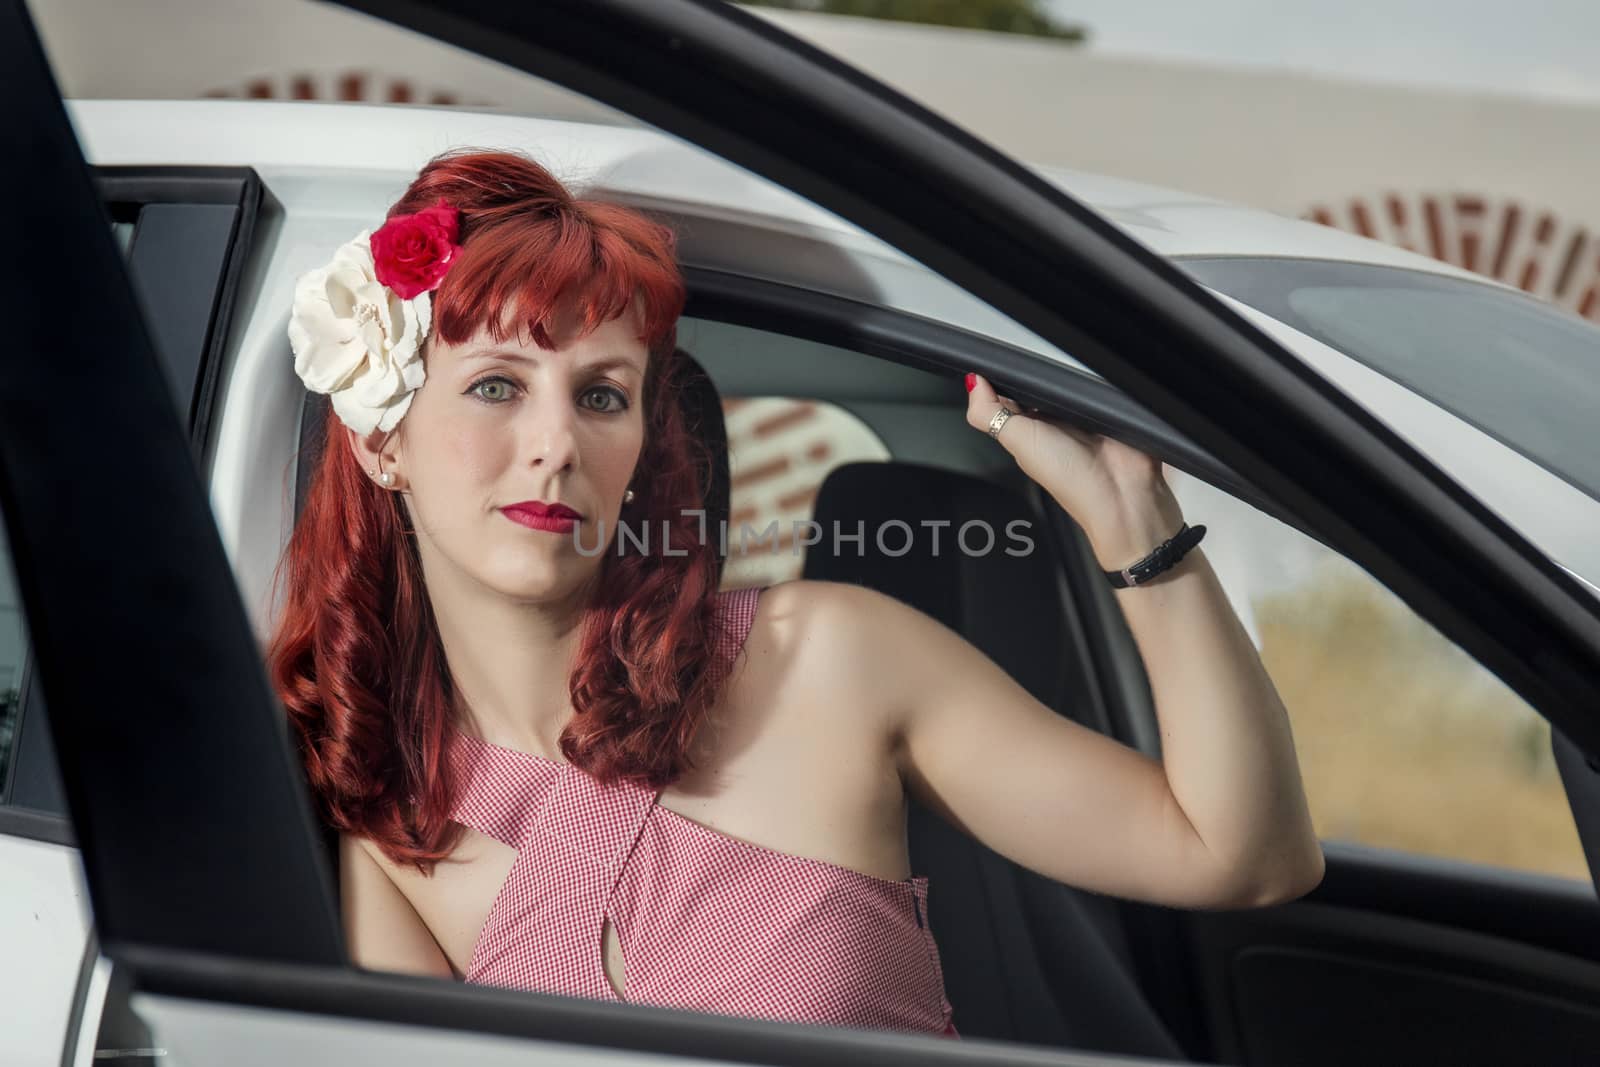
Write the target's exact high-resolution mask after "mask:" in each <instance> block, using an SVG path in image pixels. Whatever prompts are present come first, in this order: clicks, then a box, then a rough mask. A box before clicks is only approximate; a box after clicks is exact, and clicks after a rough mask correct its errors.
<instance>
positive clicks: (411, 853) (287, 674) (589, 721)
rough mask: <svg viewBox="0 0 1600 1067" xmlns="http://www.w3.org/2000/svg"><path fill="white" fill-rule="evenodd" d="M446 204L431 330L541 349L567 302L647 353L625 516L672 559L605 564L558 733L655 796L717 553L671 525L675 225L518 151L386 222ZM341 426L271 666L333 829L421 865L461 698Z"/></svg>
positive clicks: (432, 847)
mask: <svg viewBox="0 0 1600 1067" xmlns="http://www.w3.org/2000/svg"><path fill="white" fill-rule="evenodd" d="M440 199H443V200H444V201H445V202H446V203H448V204H450V205H451V206H453V207H455V208H457V209H459V211H460V213H461V215H460V218H461V229H460V237H459V240H460V244H461V251H460V252H459V253H458V258H457V260H456V262H454V263H453V264H452V265H451V267H450V272H449V274H448V275H446V277H445V279H444V281H443V283H442V284H441V285H440V287H439V288H438V289H437V290H436V291H435V292H434V293H433V309H434V318H433V326H432V333H433V336H437V337H442V338H443V339H445V340H446V341H447V342H450V343H452V344H459V343H462V342H463V341H465V340H467V339H468V338H470V337H471V336H472V335H473V334H474V333H475V332H476V331H477V330H478V329H479V328H480V327H484V328H487V329H488V330H489V331H490V333H491V334H492V335H493V336H494V337H495V339H496V340H504V339H505V337H506V335H507V334H508V333H510V332H511V330H512V329H513V328H516V329H518V330H526V331H527V332H528V334H529V335H530V336H531V337H532V338H533V339H534V341H535V343H537V344H539V345H540V346H541V347H545V348H549V347H552V343H551V340H550V334H549V333H548V331H547V328H546V326H547V323H549V322H550V321H551V318H552V316H553V315H555V314H556V313H557V312H558V311H564V310H565V309H567V308H575V309H577V311H579V312H580V313H581V315H582V321H583V324H584V325H583V329H584V330H585V331H588V330H593V329H594V328H596V327H597V326H599V325H600V324H601V323H603V322H606V321H608V320H610V319H613V318H616V317H618V316H619V315H622V314H636V315H637V317H638V322H639V325H640V330H641V337H642V339H643V340H645V342H646V343H647V344H648V346H649V350H650V356H649V361H648V365H647V369H646V374H645V381H644V398H643V403H644V406H645V410H644V416H645V435H644V446H643V452H642V454H641V456H640V462H639V469H640V470H641V471H643V472H647V474H646V477H644V478H643V479H642V480H641V483H640V485H639V486H638V488H637V490H636V492H637V493H638V497H637V498H636V500H635V502H634V503H633V504H632V505H630V508H631V516H632V521H635V522H637V521H639V520H640V519H643V520H646V521H648V523H649V526H648V529H649V530H650V531H651V532H652V533H654V532H655V531H657V530H661V529H662V528H663V527H662V524H663V522H665V524H666V529H667V530H668V531H669V535H668V537H667V538H666V543H665V544H661V543H660V542H659V541H657V540H656V539H655V538H652V539H651V540H652V543H653V544H657V545H660V547H661V548H663V549H664V548H666V547H668V546H670V548H671V550H672V551H671V554H668V553H667V552H665V551H661V552H659V553H639V552H636V551H630V553H629V554H626V555H618V554H617V553H616V552H615V551H609V550H608V551H607V552H605V553H604V554H603V555H602V557H601V563H600V572H599V578H598V582H597V584H596V587H595V591H594V594H593V596H592V598H591V600H590V602H589V604H588V605H587V607H586V609H585V611H586V614H585V619H584V623H583V632H582V638H581V642H580V646H579V650H578V653H577V660H576V663H575V666H574V670H573V672H572V675H571V677H570V679H569V688H570V694H571V698H572V704H573V707H574V708H575V709H576V712H577V714H576V715H575V716H574V718H573V719H572V720H571V722H570V723H568V725H567V726H566V728H565V729H564V730H563V732H562V734H561V739H560V743H561V751H562V753H563V754H564V755H565V756H566V758H567V759H568V760H570V761H571V762H572V763H574V764H576V765H578V766H579V767H581V768H583V769H584V770H586V771H588V772H589V773H590V774H593V775H595V776H596V777H598V778H600V779H602V780H606V781H610V780H615V779H619V778H625V779H629V780H632V781H637V782H640V783H643V784H647V785H650V786H652V787H654V788H662V787H664V786H666V785H668V784H670V783H671V782H672V781H674V780H676V779H677V778H678V777H680V776H681V775H682V774H684V773H685V772H686V771H688V770H689V769H691V762H690V746H691V742H692V741H693V740H694V737H695V735H696V732H697V729H698V727H699V725H700V723H701V721H702V720H703V719H704V716H705V712H706V710H707V708H708V707H709V706H710V704H711V702H712V699H713V698H714V696H715V694H716V689H717V684H718V681H717V680H718V678H719V677H720V672H718V671H717V670H716V667H717V666H718V665H717V664H715V663H714V662H713V660H712V654H713V648H714V647H715V646H714V642H715V634H714V626H715V623H716V620H715V604H716V595H717V576H718V559H717V556H716V551H715V548H714V546H713V545H712V544H710V543H708V539H706V538H702V537H700V536H699V527H700V521H701V520H700V518H699V517H698V516H696V515H692V514H690V515H686V514H684V512H685V511H686V510H691V509H697V508H701V507H703V506H704V504H705V495H706V489H707V486H708V484H709V479H710V473H711V466H710V463H711V457H710V456H709V455H708V453H707V449H706V446H705V444H704V443H703V442H702V441H700V440H699V439H698V438H697V437H695V435H693V434H692V433H690V432H689V431H688V429H687V428H686V426H685V424H684V416H683V412H682V409H681V407H680V400H679V396H678V385H677V381H678V375H679V373H680V371H681V370H682V369H683V366H682V363H681V360H680V358H679V357H678V355H677V353H676V349H675V347H674V344H675V341H674V338H675V334H676V324H677V319H678V316H679V314H680V313H681V312H682V309H683V302H684V286H683V280H682V276H681V274H680V273H679V270H678V267H677V264H676V260H675V248H676V245H675V239H674V236H673V233H672V231H671V230H669V229H668V228H667V227H665V226H663V225H661V224H660V223H657V222H655V221H653V220H651V219H649V218H647V217H646V216H644V215H642V214H640V213H638V212H636V211H633V210H631V209H629V208H625V207H622V206H620V205H616V204H607V203H601V202H598V201H593V200H582V199H577V198H575V197H573V196H572V195H571V194H570V193H569V192H568V191H567V190H566V189H565V188H563V187H562V185H561V184H560V182H558V181H557V180H556V179H555V178H554V177H553V176H552V175H551V174H550V173H549V172H548V171H547V170H545V168H543V167H541V166H540V165H539V164H537V163H535V162H533V161H532V160H530V159H528V158H526V157H524V156H521V155H518V154H514V153H507V152H465V153H462V152H456V153H447V154H446V155H443V156H439V157H437V158H435V159H433V160H431V161H430V162H429V163H428V164H427V165H426V166H425V167H423V169H422V171H421V173H420V174H419V175H418V176H417V178H416V180H415V181H414V182H412V184H411V187H410V188H409V189H408V190H407V191H406V194H405V195H404V196H403V197H401V198H400V200H399V201H398V202H397V203H396V204H395V205H394V206H393V207H391V208H390V209H389V216H390V217H393V216H395V215H405V214H411V213H413V212H416V211H419V210H421V209H422V208H425V207H428V206H431V205H433V204H435V203H437V202H438V201H439V200H440ZM513 317H514V318H513ZM430 339H431V338H430ZM341 431H342V424H341V423H340V422H339V420H338V418H337V416H336V415H334V413H333V411H332V409H331V408H330V409H329V411H328V416H327V421H326V423H325V430H324V433H325V440H324V443H323V447H322V454H321V458H320V460H319V461H318V462H317V467H316V470H315V472H314V474H313V475H312V480H311V483H310V486H309V488H308V491H307V494H306V499H305V504H304V507H303V509H302V511H301V514H300V517H299V519H298V521H297V523H296V525H295V529H294V533H293V534H292V535H291V537H290V539H289V546H288V549H287V551H286V553H285V555H284V558H283V561H282V564H281V565H280V569H279V577H280V581H281V582H282V583H283V584H284V586H285V602H286V603H285V610H284V612H283V615H282V617H281V619H280V620H279V622H278V625H277V628H276V630H275V631H274V633H273V636H272V639H271V642H270V646H269V649H268V661H269V669H270V672H271V676H272V681H273V684H274V686H275V687H276V689H277V691H278V695H279V698H280V699H281V700H282V702H283V704H284V707H285V708H286V709H287V711H288V716H289V722H290V724H291V727H292V728H293V732H294V736H295V740H296V742H297V744H298V748H299V751H300V755H301V757H302V759H303V760H304V763H305V767H306V772H307V777H308V780H309V782H310V785H311V787H312V790H313V792H314V793H315V795H316V797H317V800H318V803H319V806H320V808H321V811H322V815H323V817H324V819H325V821H326V822H327V824H328V825H329V826H330V827H332V828H333V829H335V830H337V831H339V832H341V833H352V834H356V835H359V836H365V837H370V838H372V839H373V840H374V841H375V842H376V843H377V844H378V845H379V846H380V848H381V849H382V850H383V852H384V853H385V854H386V855H387V856H389V857H390V858H391V859H392V860H394V861H395V862H396V863H409V864H413V865H415V866H416V867H417V868H418V869H419V870H421V871H422V872H423V873H427V872H428V871H429V870H431V867H432V865H433V864H434V863H436V862H437V861H439V860H440V859H443V858H444V857H445V856H447V855H449V853H450V851H451V849H453V848H454V846H455V844H456V842H457V841H458V839H459V835H460V832H461V828H460V827H459V826H458V825H456V824H454V823H452V822H451V821H450V820H449V813H450V810H451V805H452V803H453V800H454V797H455V783H454V782H453V781H452V780H451V776H450V774H449V765H448V760H447V759H446V752H447V748H448V742H449V738H450V734H451V731H452V729H453V726H454V722H455V716H456V707H455V696H454V688H453V686H452V683H451V679H450V671H449V667H448V664H447V663H446V662H445V658H444V649H443V646H442V645H441V643H440V640H439V635H438V631H437V629H436V627H435V624H434V621H433V614H432V611H431V609H430V607H429V602H428V596H427V590H426V588H425V586H424V584H423V577H422V569H421V564H420V562H419V559H418V556H417V551H416V545H415V543H414V542H413V540H412V535H411V534H410V533H409V532H408V529H407V525H406V522H405V516H404V512H403V510H402V508H401V506H400V502H399V500H398V499H397V498H396V496H395V495H394V494H393V493H390V492H387V491H385V490H383V489H380V488H378V487H377V486H376V485H374V484H373V482H372V480H371V479H370V478H368V477H367V476H366V474H365V473H364V472H363V471H362V469H361V467H360V464H359V463H358V462H357V460H356V458H355V456H354V455H353V454H352V452H351V450H350V449H349V448H347V447H345V446H344V441H343V440H342V437H343V434H342V432H341ZM615 544H616V538H615V535H614V534H613V537H612V541H611V546H610V547H614V546H615ZM680 552H681V553H683V554H681V555H680V554H679V553H680Z"/></svg>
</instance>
